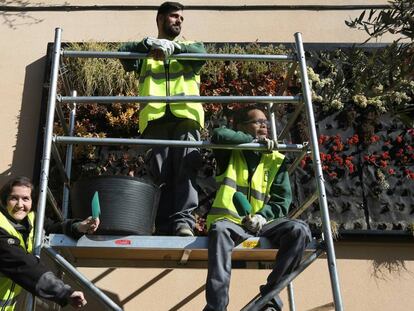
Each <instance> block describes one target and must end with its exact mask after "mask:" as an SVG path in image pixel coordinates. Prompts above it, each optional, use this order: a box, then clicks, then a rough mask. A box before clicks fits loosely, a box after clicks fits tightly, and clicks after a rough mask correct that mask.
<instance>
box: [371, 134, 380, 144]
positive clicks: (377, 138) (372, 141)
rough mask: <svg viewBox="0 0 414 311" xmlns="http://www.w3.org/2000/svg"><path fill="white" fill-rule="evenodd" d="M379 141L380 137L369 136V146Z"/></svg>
mask: <svg viewBox="0 0 414 311" xmlns="http://www.w3.org/2000/svg"><path fill="white" fill-rule="evenodd" d="M379 140H380V137H379V136H378V135H372V136H371V144H374V143H376V142H377V141H379Z"/></svg>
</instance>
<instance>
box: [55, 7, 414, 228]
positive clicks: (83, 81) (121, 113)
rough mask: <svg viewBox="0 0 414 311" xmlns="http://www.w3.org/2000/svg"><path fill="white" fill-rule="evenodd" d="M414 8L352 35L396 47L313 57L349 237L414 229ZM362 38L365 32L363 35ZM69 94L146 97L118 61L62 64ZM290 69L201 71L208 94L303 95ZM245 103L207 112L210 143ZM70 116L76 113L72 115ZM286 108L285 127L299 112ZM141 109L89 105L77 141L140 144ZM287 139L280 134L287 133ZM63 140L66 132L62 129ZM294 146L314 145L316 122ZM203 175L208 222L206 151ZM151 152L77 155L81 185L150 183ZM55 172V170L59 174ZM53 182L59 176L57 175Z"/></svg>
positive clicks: (310, 217) (308, 188)
mask: <svg viewBox="0 0 414 311" xmlns="http://www.w3.org/2000/svg"><path fill="white" fill-rule="evenodd" d="M413 16H414V2H413V1H407V0H400V1H395V2H392V3H390V8H389V9H387V10H383V11H367V12H364V13H362V14H361V15H360V16H359V17H358V18H356V19H354V20H349V21H345V22H346V23H347V24H348V26H350V27H354V28H360V29H361V31H366V32H367V38H368V40H367V41H369V40H371V41H370V42H373V41H375V39H376V38H378V37H379V36H381V35H383V34H385V33H392V34H394V35H395V38H396V40H395V41H394V42H393V43H391V44H388V45H381V46H379V45H378V46H376V45H369V46H366V45H364V44H362V45H358V46H351V45H350V46H349V47H348V48H341V49H329V50H323V49H322V50H308V51H307V60H308V74H309V79H310V83H311V87H312V100H313V105H314V110H315V114H316V115H315V118H316V121H317V129H318V135H319V144H320V148H321V160H322V168H323V172H324V178H325V181H326V189H327V195H328V205H329V210H330V213H331V218H332V220H333V221H334V222H335V223H336V224H337V226H338V228H339V229H340V230H400V231H405V232H409V231H412V229H413V223H414V126H413V124H414V121H413V120H414V101H413V98H414V43H413V38H414V30H413V29H414V20H413ZM355 31H357V30H355ZM206 46H207V49H208V52H209V53H235V54H288V53H292V51H289V50H288V49H287V48H286V47H284V46H281V45H269V44H268V45H262V44H259V43H251V44H245V45H235V44H228V45H215V44H206ZM117 48H118V44H114V43H91V42H83V43H76V44H74V43H70V44H67V46H66V49H73V50H94V51H114V50H117ZM62 73H63V74H62V75H61V79H60V81H59V93H61V94H69V92H70V91H71V90H76V91H77V92H78V95H79V96H105V95H112V96H116V95H128V96H134V95H139V94H138V92H137V89H138V88H137V83H138V82H137V81H138V79H137V77H136V75H135V74H134V73H126V72H125V71H124V70H123V68H122V66H121V64H120V62H119V60H117V59H86V58H77V59H75V58H68V59H66V60H65V62H64V63H63V64H62ZM286 76H287V64H284V63H262V62H217V61H215V62H207V63H206V65H205V66H204V67H203V69H202V72H201V95H203V96H215V95H223V96H231V95H253V96H256V95H276V94H278V92H279V90H280V89H281V87H282V85H283V84H284V83H286V85H287V88H286V91H285V92H286V93H285V94H297V93H299V92H300V90H301V85H300V83H301V81H300V79H299V76H298V75H294V77H293V79H292V80H290V81H285V78H286ZM240 105H241V104H238V103H233V104H229V105H227V104H226V105H224V104H214V103H213V104H206V105H205V106H204V107H205V112H206V126H205V130H204V131H203V135H202V136H203V139H205V140H208V139H209V135H210V133H211V130H212V129H213V128H214V127H216V126H221V125H229V124H230V123H231V116H232V111H233V110H235V109H238V108H239V107H240ZM64 109H65V110H68V107H64ZM291 112H292V111H291V108H290V107H289V106H287V105H278V106H277V108H276V117H277V119H278V125H279V126H283V125H284V124H286V120H287V118H288V116H289V114H290V113H291ZM138 113H139V104H122V105H121V104H120V103H113V104H111V105H104V104H99V103H94V104H88V105H79V106H78V108H77V117H76V125H75V135H76V136H81V137H124V138H134V137H135V138H137V137H139V135H140V133H139V132H138ZM279 131H280V129H279ZM55 132H57V133H62V130H61V129H60V128H59V126H58V124H56V126H55ZM286 140H287V141H292V142H295V143H299V142H300V143H301V142H303V141H308V137H307V132H306V120H305V117H304V116H301V117H300V120H299V122H298V126H295V127H294V130H292V131H291V133H290V135H289V137H288V138H286ZM203 156H204V167H203V169H202V171H201V172H200V174H199V180H200V183H199V186H200V187H199V188H200V189H199V190H200V198H201V199H200V208H199V210H198V211H197V213H198V216H199V219H201V220H200V222H199V225H200V224H201V226H199V231H200V233H202V232H203V230H204V228H203V227H202V223H203V222H202V217H203V216H204V214H205V212H206V211H207V210H208V206H209V203H211V201H212V197H213V195H214V189H213V188H214V187H213V184H214V182H213V180H214V179H213V177H214V172H215V161H214V157H213V156H212V153H211V151H209V150H204V152H203ZM144 158H145V152H144V149H143V148H139V147H118V148H117V147H102V146H82V145H80V146H75V152H74V162H73V163H74V165H73V169H72V176H73V180H77V179H81V178H83V177H86V176H91V175H126V176H135V177H144V176H145V175H146V172H145V165H144ZM311 164H312V160H311V158H310V157H305V158H304V159H303V160H302V162H301V164H300V166H299V168H298V169H297V170H296V171H295V173H294V174H293V175H292V185H293V190H294V197H295V199H294V205H295V206H297V205H299V204H300V203H301V202H303V200H304V199H305V198H306V197H307V196H308V195H309V194H311V193H312V192H313V191H314V187H315V185H314V182H313V178H312V177H313V176H312V170H311ZM53 169H54V168H52V170H53ZM52 175H53V174H52ZM302 217H303V218H304V219H306V220H307V221H308V222H309V223H310V224H311V225H312V227H313V228H318V227H319V226H320V218H319V209H318V206H317V205H315V206H312V207H311V208H310V209H309V210H308V211H307V212H305V213H304V215H302Z"/></svg>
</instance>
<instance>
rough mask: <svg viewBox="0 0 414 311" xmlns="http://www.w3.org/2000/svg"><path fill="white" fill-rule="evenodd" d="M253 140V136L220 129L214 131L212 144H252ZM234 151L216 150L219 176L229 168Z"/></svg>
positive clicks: (223, 128) (224, 128)
mask: <svg viewBox="0 0 414 311" xmlns="http://www.w3.org/2000/svg"><path fill="white" fill-rule="evenodd" d="M252 140H253V136H251V135H250V134H246V133H244V132H240V131H234V130H231V129H228V128H226V127H224V126H223V127H219V128H216V129H214V130H213V135H212V136H211V142H212V143H214V144H223V145H238V144H244V143H250V142H252ZM231 152H232V150H227V149H214V155H215V158H216V162H217V175H220V174H221V173H222V172H224V171H225V170H226V168H227V165H228V163H229V160H230V155H231Z"/></svg>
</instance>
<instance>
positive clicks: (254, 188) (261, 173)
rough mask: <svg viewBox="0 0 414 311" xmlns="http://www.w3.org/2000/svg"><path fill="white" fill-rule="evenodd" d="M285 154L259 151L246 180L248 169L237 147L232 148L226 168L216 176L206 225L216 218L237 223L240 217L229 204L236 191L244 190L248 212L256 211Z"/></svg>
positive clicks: (266, 196) (259, 207) (265, 198)
mask: <svg viewBox="0 0 414 311" xmlns="http://www.w3.org/2000/svg"><path fill="white" fill-rule="evenodd" d="M284 158H285V156H284V155H283V154H281V153H280V152H277V151H273V152H272V153H263V154H262V156H261V159H260V162H259V164H258V166H257V168H256V170H255V172H254V174H253V176H252V178H251V181H250V183H249V171H248V167H247V163H246V159H245V158H244V155H243V152H242V151H241V150H233V152H232V154H231V157H230V161H229V164H228V166H227V169H226V171H225V172H224V173H223V174H221V175H220V176H217V177H216V181H217V183H218V184H219V189H218V191H217V194H216V198H215V199H214V202H213V205H212V207H211V210H210V212H209V214H208V216H207V228H208V229H209V228H210V226H211V224H212V223H213V222H215V221H217V220H220V219H228V220H230V221H232V222H234V223H236V224H241V221H242V218H241V216H239V214H238V213H237V209H236V207H235V206H234V204H233V195H234V193H235V192H236V191H240V192H242V193H244V194H245V195H246V197H247V199H248V200H249V202H250V205H251V206H252V210H251V214H252V215H254V214H256V213H257V212H258V211H260V210H261V209H262V208H263V206H264V205H265V204H266V203H267V202H268V201H269V199H270V195H269V192H270V187H271V186H272V183H273V180H274V179H275V176H276V174H277V172H278V170H279V168H280V166H281V165H282V162H283V159H284Z"/></svg>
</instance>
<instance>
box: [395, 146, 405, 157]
mask: <svg viewBox="0 0 414 311" xmlns="http://www.w3.org/2000/svg"><path fill="white" fill-rule="evenodd" d="M403 153H404V149H402V148H400V149H399V150H398V152H396V153H395V156H396V157H397V158H401V157H402V155H403Z"/></svg>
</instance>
